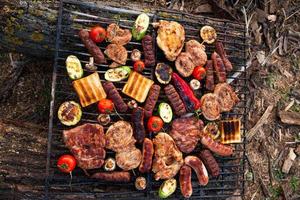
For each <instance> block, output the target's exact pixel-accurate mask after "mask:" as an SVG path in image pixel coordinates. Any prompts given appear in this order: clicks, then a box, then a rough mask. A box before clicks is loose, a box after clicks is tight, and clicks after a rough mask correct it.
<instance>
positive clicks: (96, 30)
mask: <svg viewBox="0 0 300 200" xmlns="http://www.w3.org/2000/svg"><path fill="white" fill-rule="evenodd" d="M105 37H106V31H105V29H104V28H102V27H101V26H95V27H93V28H92V29H91V31H90V38H91V39H92V40H93V41H94V42H96V43H100V42H102V41H103V40H104V39H105Z"/></svg>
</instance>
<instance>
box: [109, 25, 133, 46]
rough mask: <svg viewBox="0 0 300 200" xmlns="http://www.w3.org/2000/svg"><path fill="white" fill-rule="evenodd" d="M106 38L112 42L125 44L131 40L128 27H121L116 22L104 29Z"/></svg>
mask: <svg viewBox="0 0 300 200" xmlns="http://www.w3.org/2000/svg"><path fill="white" fill-rule="evenodd" d="M106 34H107V39H108V41H109V42H111V43H112V44H118V45H125V44H127V43H128V42H130V40H131V37H132V35H131V32H130V30H128V29H121V28H120V27H119V26H118V25H117V24H115V23H112V24H110V25H109V26H108V27H107V29H106Z"/></svg>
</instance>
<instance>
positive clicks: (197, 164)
mask: <svg viewBox="0 0 300 200" xmlns="http://www.w3.org/2000/svg"><path fill="white" fill-rule="evenodd" d="M184 163H185V164H186V165H188V166H190V167H191V168H193V170H194V171H195V172H196V174H197V178H198V183H199V185H203V186H204V185H207V183H208V173H207V170H206V167H205V166H204V164H203V163H202V161H201V160H200V159H199V158H198V157H196V156H187V157H185V159H184Z"/></svg>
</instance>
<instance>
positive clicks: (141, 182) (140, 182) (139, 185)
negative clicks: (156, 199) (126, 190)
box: [134, 176, 147, 190]
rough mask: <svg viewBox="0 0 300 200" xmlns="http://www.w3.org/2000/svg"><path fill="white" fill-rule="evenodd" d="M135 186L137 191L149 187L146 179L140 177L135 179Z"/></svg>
mask: <svg viewBox="0 0 300 200" xmlns="http://www.w3.org/2000/svg"><path fill="white" fill-rule="evenodd" d="M134 186H135V188H136V189H137V190H144V189H146V187H147V181H146V179H145V178H144V177H142V176H140V177H137V178H136V179H135V183H134Z"/></svg>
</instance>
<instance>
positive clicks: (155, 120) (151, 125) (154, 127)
mask: <svg viewBox="0 0 300 200" xmlns="http://www.w3.org/2000/svg"><path fill="white" fill-rule="evenodd" d="M163 125H164V122H163V120H162V119H161V118H160V117H157V116H152V117H150V118H149V120H148V123H147V127H148V130H149V131H153V132H158V131H160V130H161V129H162V127H163Z"/></svg>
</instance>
